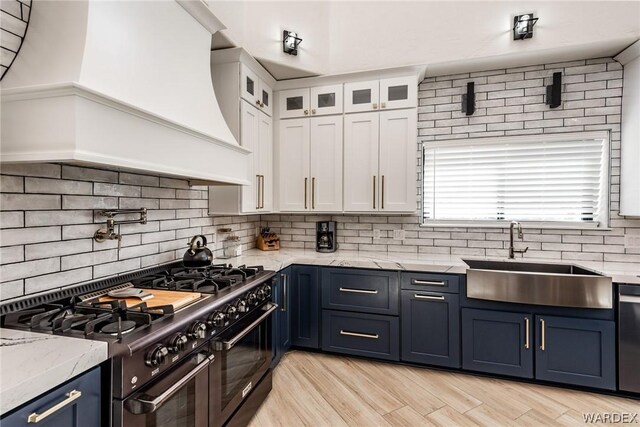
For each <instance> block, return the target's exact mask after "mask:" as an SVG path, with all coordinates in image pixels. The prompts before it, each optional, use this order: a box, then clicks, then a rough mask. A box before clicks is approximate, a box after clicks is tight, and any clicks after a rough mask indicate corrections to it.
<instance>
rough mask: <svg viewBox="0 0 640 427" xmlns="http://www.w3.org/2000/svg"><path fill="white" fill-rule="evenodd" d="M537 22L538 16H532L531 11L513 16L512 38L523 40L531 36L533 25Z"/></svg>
mask: <svg viewBox="0 0 640 427" xmlns="http://www.w3.org/2000/svg"><path fill="white" fill-rule="evenodd" d="M536 22H538V18H534V17H533V13H527V14H525V15H517V16H515V17H514V18H513V39H514V40H524V39H530V38H531V37H533V26H534V25H536Z"/></svg>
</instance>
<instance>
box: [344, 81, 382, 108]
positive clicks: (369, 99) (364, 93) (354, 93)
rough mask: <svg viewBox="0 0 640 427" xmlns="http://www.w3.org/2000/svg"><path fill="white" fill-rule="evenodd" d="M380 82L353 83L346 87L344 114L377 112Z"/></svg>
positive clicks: (347, 84)
mask: <svg viewBox="0 0 640 427" xmlns="http://www.w3.org/2000/svg"><path fill="white" fill-rule="evenodd" d="M379 88H380V82H379V80H371V81H367V82H352V83H345V85H344V112H345V113H359V112H363V111H375V110H377V109H378V104H379Z"/></svg>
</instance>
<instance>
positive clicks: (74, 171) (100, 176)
mask: <svg viewBox="0 0 640 427" xmlns="http://www.w3.org/2000/svg"><path fill="white" fill-rule="evenodd" d="M62 178H63V179H75V180H79V181H92V182H112V183H114V184H115V183H117V182H118V172H114V171H108V170H104V169H91V168H85V167H78V166H70V165H62Z"/></svg>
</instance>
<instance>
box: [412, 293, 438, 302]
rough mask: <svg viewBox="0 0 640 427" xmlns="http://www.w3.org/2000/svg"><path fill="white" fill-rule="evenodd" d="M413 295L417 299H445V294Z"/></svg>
mask: <svg viewBox="0 0 640 427" xmlns="http://www.w3.org/2000/svg"><path fill="white" fill-rule="evenodd" d="M413 297H414V298H417V299H430V300H437V301H444V295H422V294H413Z"/></svg>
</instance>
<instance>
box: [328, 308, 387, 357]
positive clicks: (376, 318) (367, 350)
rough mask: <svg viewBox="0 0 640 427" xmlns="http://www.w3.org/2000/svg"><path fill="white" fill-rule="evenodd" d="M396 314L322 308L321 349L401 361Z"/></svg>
mask: <svg viewBox="0 0 640 427" xmlns="http://www.w3.org/2000/svg"><path fill="white" fill-rule="evenodd" d="M399 332H400V331H399V321H398V318H397V317H392V316H381V315H377V314H361V313H347V312H341V311H332V310H323V312H322V349H323V350H324V351H331V352H336V353H345V354H353V355H357V356H366V357H371V358H376V359H385V360H399V359H400V358H399V353H400V340H399V335H400V334H399Z"/></svg>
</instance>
